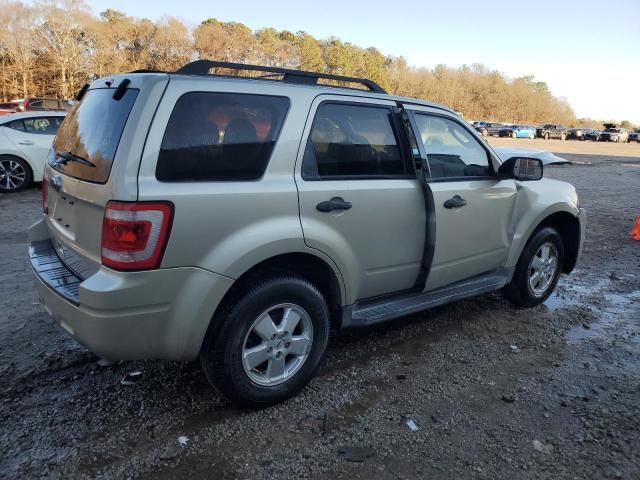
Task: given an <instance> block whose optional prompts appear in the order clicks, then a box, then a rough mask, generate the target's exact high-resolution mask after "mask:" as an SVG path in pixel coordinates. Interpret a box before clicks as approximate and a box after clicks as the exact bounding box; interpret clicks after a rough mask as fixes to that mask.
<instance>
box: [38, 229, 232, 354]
mask: <svg viewBox="0 0 640 480" xmlns="http://www.w3.org/2000/svg"><path fill="white" fill-rule="evenodd" d="M40 224H41V222H38V223H37V224H36V225H34V227H32V230H34V229H38V228H39V225H40ZM30 233H31V232H30ZM29 254H30V257H31V263H32V266H33V269H34V273H35V274H36V287H37V290H38V294H39V297H40V300H41V302H42V304H43V306H44V308H45V309H46V311H47V312H48V313H49V314H50V315H51V316H52V317H53V319H54V321H55V322H56V323H58V324H60V326H62V328H64V329H65V330H66V331H67V332H68V333H69V334H70V335H71V336H72V337H73V338H75V339H76V340H77V341H78V342H79V343H81V344H82V345H84V346H85V347H87V348H88V349H89V350H91V351H93V352H95V353H96V354H98V355H100V356H101V357H103V358H106V359H109V360H136V359H160V358H161V359H169V360H191V359H194V358H196V357H197V355H198V353H199V351H200V346H201V345H202V340H203V338H204V335H205V333H206V330H207V327H208V326H209V323H210V321H211V317H212V315H213V313H214V312H215V309H216V307H217V306H218V304H219V303H220V301H221V300H222V298H223V296H224V294H225V293H226V292H227V290H228V289H229V287H230V286H231V284H232V283H233V280H232V279H230V278H227V277H223V276H221V275H216V274H214V273H212V272H209V271H206V270H202V269H199V268H194V267H183V268H170V269H158V270H149V271H144V272H126V273H125V272H116V271H113V270H110V269H108V268H104V267H102V268H100V269H99V270H98V271H97V272H96V273H95V274H94V275H92V276H90V277H89V278H87V279H80V278H78V277H77V276H76V275H75V274H73V273H72V272H71V271H70V270H69V269H68V268H67V267H66V266H65V265H64V264H63V263H62V262H61V261H60V259H59V258H58V257H57V254H56V253H55V250H54V249H53V246H52V245H51V243H50V242H49V241H48V240H46V239H44V240H43V239H39V240H32V241H31V244H30V248H29Z"/></svg>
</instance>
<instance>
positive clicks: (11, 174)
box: [0, 160, 27, 190]
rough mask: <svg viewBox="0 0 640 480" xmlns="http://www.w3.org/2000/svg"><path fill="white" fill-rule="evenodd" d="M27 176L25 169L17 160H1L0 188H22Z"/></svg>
mask: <svg viewBox="0 0 640 480" xmlns="http://www.w3.org/2000/svg"><path fill="white" fill-rule="evenodd" d="M26 176H27V172H26V171H25V169H24V167H23V166H22V165H20V164H19V163H18V162H16V161H15V160H0V187H4V188H6V189H7V190H15V189H17V188H20V187H21V186H22V184H23V183H24V180H25V178H26Z"/></svg>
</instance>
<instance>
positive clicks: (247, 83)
mask: <svg viewBox="0 0 640 480" xmlns="http://www.w3.org/2000/svg"><path fill="white" fill-rule="evenodd" d="M212 68H216V69H218V70H217V71H218V72H221V71H223V72H229V70H230V69H237V70H238V71H237V72H236V73H242V72H241V71H240V70H242V71H244V72H249V73H250V74H251V75H254V76H253V77H250V78H249V76H245V77H242V76H237V75H236V76H231V75H225V74H223V73H217V74H211V73H210V71H211V69H212ZM221 69H223V70H221ZM256 74H257V75H261V76H255V75H256ZM77 100H78V101H77V102H76V103H75V105H74V106H73V107H72V108H71V110H70V111H69V113H68V115H67V117H66V119H65V120H64V122H63V124H62V126H61V127H60V130H59V133H58V135H57V137H56V140H55V142H54V145H53V148H52V150H51V152H50V158H49V161H48V165H47V167H46V171H45V173H44V182H43V185H44V188H43V211H44V213H43V217H42V219H41V220H40V221H38V222H37V223H36V224H35V225H33V227H32V228H31V229H30V258H31V263H32V266H33V269H34V271H35V274H36V278H37V287H38V292H39V295H40V297H41V300H42V302H43V304H44V305H45V308H46V309H47V311H48V312H50V314H51V315H52V316H53V318H54V319H55V321H56V322H58V323H59V324H60V325H61V326H62V328H64V329H65V330H66V331H67V332H68V333H69V334H70V335H71V336H73V337H74V338H75V339H77V340H78V341H79V342H80V343H82V344H83V345H85V346H86V347H87V348H89V349H91V350H92V351H94V352H96V353H97V354H98V355H100V356H102V357H104V358H106V359H110V360H119V359H123V360H127V359H172V360H190V359H195V358H197V357H199V358H200V361H201V364H202V366H203V369H204V372H205V374H206V376H207V378H208V379H209V380H210V381H211V383H212V384H213V385H215V386H216V387H218V388H219V390H221V391H222V392H223V393H224V394H225V395H227V396H228V397H230V398H231V399H233V400H235V401H237V402H239V403H241V404H244V405H248V406H261V405H267V404H270V403H274V402H278V401H282V400H284V399H286V398H288V397H290V396H291V395H293V394H295V393H296V392H297V391H298V390H300V389H301V388H302V387H303V386H304V385H305V384H306V383H307V382H308V381H309V380H310V378H311V377H312V376H313V374H314V372H315V371H316V369H317V368H318V366H319V364H320V361H321V359H322V357H323V354H324V352H325V349H326V347H327V342H328V339H329V330H330V329H338V328H346V327H355V326H364V325H372V324H375V323H378V322H383V321H388V320H390V319H394V318H397V317H401V316H404V315H408V314H411V313H414V312H418V311H421V310H424V309H427V308H430V307H433V306H436V305H441V304H444V303H447V302H451V301H454V300H457V299H461V298H465V297H469V296H472V295H477V294H481V293H484V292H490V291H495V290H500V289H502V290H503V291H504V293H505V295H506V296H507V297H508V298H509V299H510V300H511V301H512V302H513V303H514V304H515V305H517V306H521V307H528V306H534V305H538V304H540V303H541V302H543V301H544V300H545V299H546V298H547V297H548V296H549V295H550V294H551V292H552V291H553V289H554V287H555V285H556V283H557V281H558V277H559V275H560V274H561V273H569V272H571V270H572V269H573V268H574V266H575V264H576V261H577V259H578V256H579V253H580V250H581V247H582V243H583V238H584V230H585V213H584V210H583V209H581V208H580V207H579V205H578V197H577V195H576V192H575V189H574V188H573V187H572V186H571V185H568V184H566V183H562V182H558V181H554V180H548V179H542V168H543V167H542V164H541V162H540V160H538V159H531V158H510V159H509V160H507V161H504V162H503V161H501V160H500V158H499V157H498V156H497V155H496V154H495V153H494V152H493V151H492V150H491V148H490V147H489V146H488V145H487V144H486V143H485V142H484V141H483V140H482V138H481V137H480V136H479V134H478V133H477V132H475V131H474V129H473V128H472V127H471V126H469V125H467V124H466V122H464V120H462V119H461V118H460V117H458V116H457V115H456V114H455V112H453V111H451V110H449V109H447V108H444V107H442V106H439V105H434V104H431V103H427V102H423V101H419V100H414V99H410V98H401V97H395V96H391V95H388V94H386V93H385V92H384V90H382V88H380V87H379V86H378V85H377V84H375V83H374V82H372V81H369V80H362V79H356V78H349V77H338V76H332V75H323V74H317V73H310V72H302V71H296V70H285V69H278V68H267V67H258V66H251V65H235V64H224V63H219V62H211V61H206V60H199V61H196V62H192V63H190V64H188V65H185V66H184V67H183V68H181V69H179V70H178V71H176V72H171V73H159V72H132V73H127V74H121V75H115V76H112V77H108V78H102V79H99V80H96V81H94V82H93V83H91V84H90V85H86V86H85V87H84V88H83V89H82V90H81V91H80V92H79V94H78V98H77Z"/></svg>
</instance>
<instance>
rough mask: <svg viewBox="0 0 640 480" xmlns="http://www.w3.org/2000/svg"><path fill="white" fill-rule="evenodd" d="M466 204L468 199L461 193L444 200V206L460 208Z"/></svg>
mask: <svg viewBox="0 0 640 480" xmlns="http://www.w3.org/2000/svg"><path fill="white" fill-rule="evenodd" d="M466 204H467V201H466V200H465V199H464V198H462V197H461V196H460V195H454V196H453V198H450V199H449V200H447V201H446V202H444V208H460V207H464V206H465V205H466Z"/></svg>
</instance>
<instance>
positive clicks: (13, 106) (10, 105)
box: [0, 100, 22, 115]
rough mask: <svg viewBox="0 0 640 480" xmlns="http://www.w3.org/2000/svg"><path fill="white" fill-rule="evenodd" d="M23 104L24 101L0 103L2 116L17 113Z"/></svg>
mask: <svg viewBox="0 0 640 480" xmlns="http://www.w3.org/2000/svg"><path fill="white" fill-rule="evenodd" d="M21 102H22V100H12V101H11V102H4V103H0V115H8V114H10V113H15V112H16V111H17V109H18V105H20V103H21Z"/></svg>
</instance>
